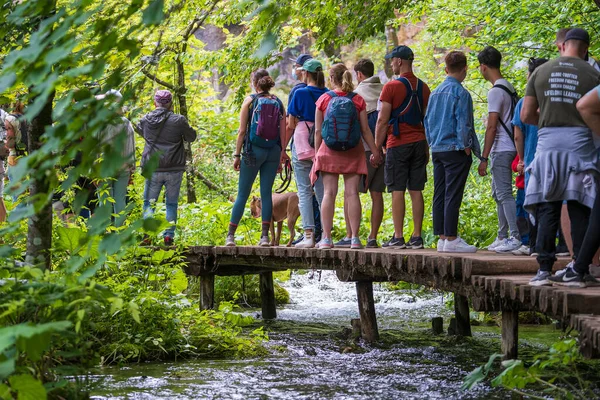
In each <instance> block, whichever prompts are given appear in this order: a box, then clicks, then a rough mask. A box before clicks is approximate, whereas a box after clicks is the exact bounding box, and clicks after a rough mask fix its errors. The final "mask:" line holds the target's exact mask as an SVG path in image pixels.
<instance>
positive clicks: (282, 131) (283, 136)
mask: <svg viewBox="0 0 600 400" xmlns="http://www.w3.org/2000/svg"><path fill="white" fill-rule="evenodd" d="M285 121H286V118H285V115H283V114H282V115H281V121H279V138H280V140H281V157H280V160H279V161H280V163H284V162H285V161H288V160H289V159H290V157H289V156H288V155H287V153H286V152H285V150H286V149H287V144H288V141H289V140H290V139H289V138H288V137H287V126H286V124H285ZM284 143H285V144H284Z"/></svg>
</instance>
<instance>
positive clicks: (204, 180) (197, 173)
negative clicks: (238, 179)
mask: <svg viewBox="0 0 600 400" xmlns="http://www.w3.org/2000/svg"><path fill="white" fill-rule="evenodd" d="M194 175H195V176H196V177H197V178H198V179H200V181H202V183H204V184H205V185H206V187H207V188H209V189H210V190H214V191H215V192H217V193H219V194H220V195H222V196H224V197H226V198H228V199H229V200H231V195H230V194H229V193H227V192H226V191H224V190H223V189H221V188H220V187H218V186H217V184H216V183H214V182H212V181H211V180H210V179H208V178H207V177H206V176H204V174H203V173H202V172H200V171H198V170H194Z"/></svg>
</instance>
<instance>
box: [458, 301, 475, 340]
mask: <svg viewBox="0 0 600 400" xmlns="http://www.w3.org/2000/svg"><path fill="white" fill-rule="evenodd" d="M454 314H455V316H456V334H457V335H458V336H472V334H471V317H470V315H469V299H468V298H467V297H466V296H462V295H460V294H457V293H454Z"/></svg>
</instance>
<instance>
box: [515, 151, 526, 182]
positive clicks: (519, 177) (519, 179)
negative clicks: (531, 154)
mask: <svg viewBox="0 0 600 400" xmlns="http://www.w3.org/2000/svg"><path fill="white" fill-rule="evenodd" d="M518 164H519V155H518V154H517V156H516V157H515V159H514V160H513V162H512V170H513V172H517V166H518ZM515 186H516V187H517V189H525V174H517V177H516V178H515Z"/></svg>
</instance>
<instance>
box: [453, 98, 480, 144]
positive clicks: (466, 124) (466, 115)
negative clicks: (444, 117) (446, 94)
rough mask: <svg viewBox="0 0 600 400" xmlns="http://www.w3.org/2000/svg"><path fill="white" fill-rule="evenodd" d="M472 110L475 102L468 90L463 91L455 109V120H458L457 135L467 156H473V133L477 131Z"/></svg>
mask: <svg viewBox="0 0 600 400" xmlns="http://www.w3.org/2000/svg"><path fill="white" fill-rule="evenodd" d="M472 110H473V100H472V99H471V96H470V95H469V93H468V92H467V91H466V90H464V91H461V92H460V94H459V95H458V104H457V106H456V107H454V112H455V113H456V115H455V116H454V118H455V120H456V135H457V136H458V140H460V142H461V143H462V144H463V146H464V147H465V153H467V154H471V143H470V142H471V132H472V131H473V129H475V128H474V127H473V119H472V118H471V116H472V112H473V111H472Z"/></svg>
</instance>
